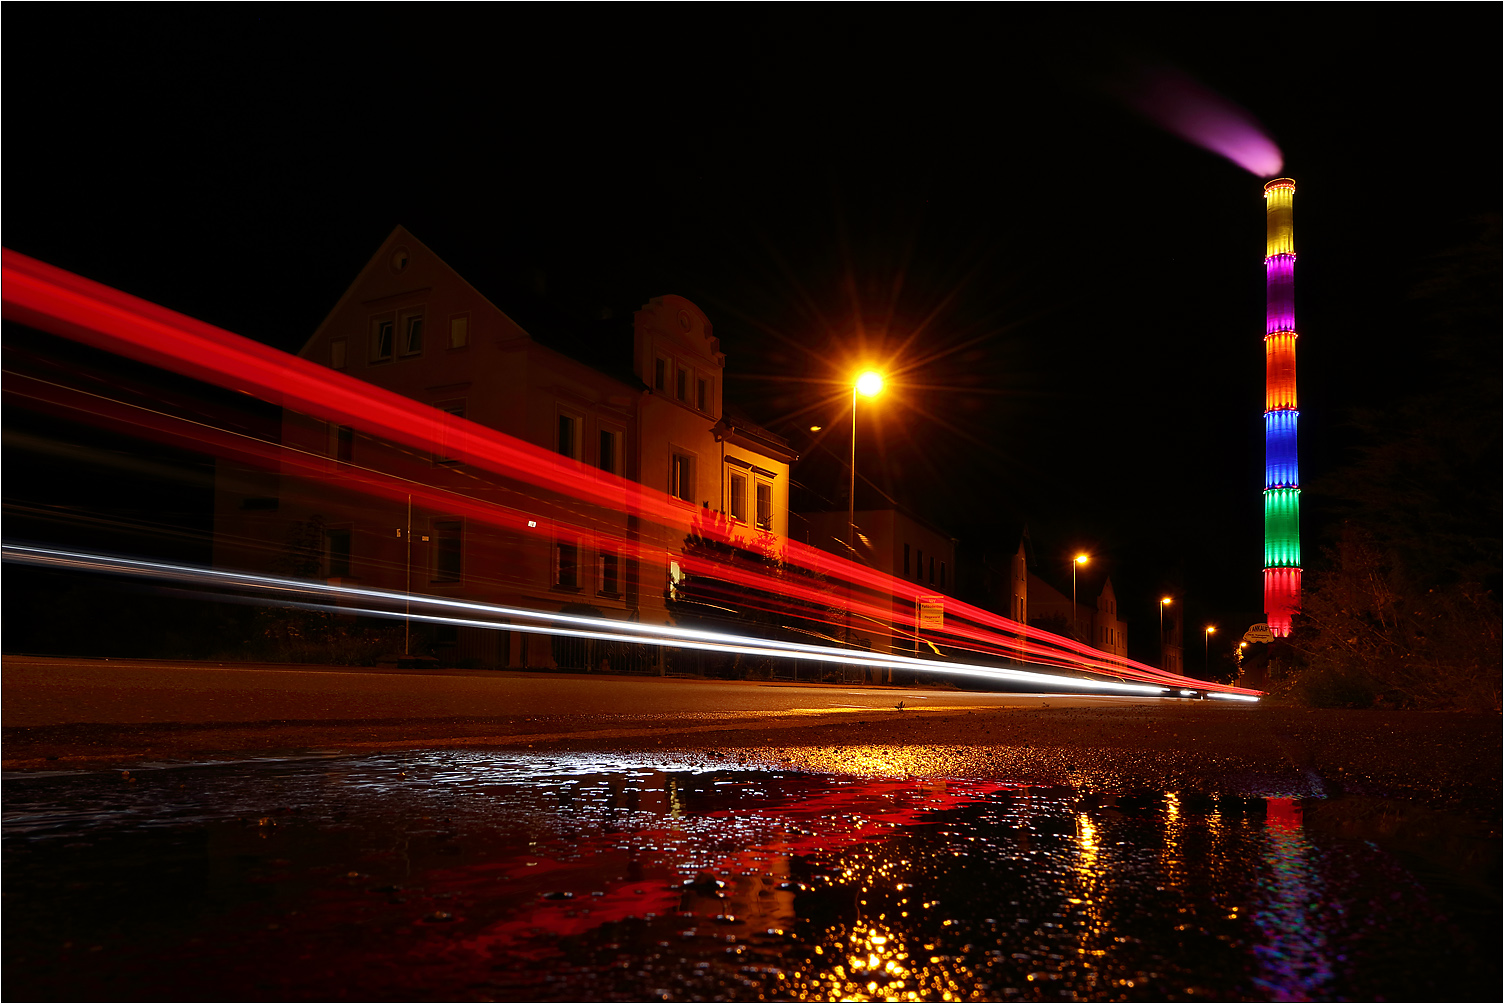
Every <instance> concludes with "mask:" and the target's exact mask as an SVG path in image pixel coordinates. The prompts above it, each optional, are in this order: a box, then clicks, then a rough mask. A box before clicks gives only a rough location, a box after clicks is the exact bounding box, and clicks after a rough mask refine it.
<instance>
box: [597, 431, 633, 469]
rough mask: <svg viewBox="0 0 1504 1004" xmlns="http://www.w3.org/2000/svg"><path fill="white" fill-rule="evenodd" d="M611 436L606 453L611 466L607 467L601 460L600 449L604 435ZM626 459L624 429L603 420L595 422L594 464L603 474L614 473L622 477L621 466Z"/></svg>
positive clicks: (603, 443)
mask: <svg viewBox="0 0 1504 1004" xmlns="http://www.w3.org/2000/svg"><path fill="white" fill-rule="evenodd" d="M607 436H610V437H611V443H610V447H609V449H608V450H607V451H606V453H607V454H608V455H609V456H610V458H611V466H610V467H607V466H606V465H605V464H604V463H602V462H601V460H602V450H603V447H605V446H606V444H605V442H604V439H605V437H607ZM625 460H626V431H625V430H624V429H622V428H620V427H619V426H615V425H610V424H607V423H605V422H597V423H596V427H595V466H596V469H597V470H599V471H601V472H603V473H605V474H614V475H616V476H617V477H622V476H623V475H622V467H623V464H624V462H625Z"/></svg>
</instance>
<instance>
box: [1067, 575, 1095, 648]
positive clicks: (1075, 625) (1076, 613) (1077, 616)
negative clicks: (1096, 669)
mask: <svg viewBox="0 0 1504 1004" xmlns="http://www.w3.org/2000/svg"><path fill="white" fill-rule="evenodd" d="M1090 560H1091V555H1089V554H1078V555H1076V556H1075V557H1074V558H1072V559H1071V637H1073V638H1075V639H1076V640H1077V641H1080V635H1081V611H1080V610H1079V609H1078V608H1077V606H1076V566H1077V565H1084V564H1086V563H1087V562H1088V561H1090Z"/></svg>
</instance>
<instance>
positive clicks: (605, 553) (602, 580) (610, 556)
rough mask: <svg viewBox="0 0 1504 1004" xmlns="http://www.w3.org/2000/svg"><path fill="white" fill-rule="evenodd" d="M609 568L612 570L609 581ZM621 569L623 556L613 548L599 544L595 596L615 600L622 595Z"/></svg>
mask: <svg viewBox="0 0 1504 1004" xmlns="http://www.w3.org/2000/svg"><path fill="white" fill-rule="evenodd" d="M608 567H610V569H611V576H610V578H609V580H608V578H607V576H606V569H607V568H608ZM621 569H622V560H621V555H620V554H618V553H617V552H616V551H615V550H613V549H612V548H609V547H602V546H600V545H599V544H598V545H597V546H596V549H595V594H596V595H597V596H609V597H611V598H613V599H615V598H617V597H620V596H621V595H622V591H621Z"/></svg>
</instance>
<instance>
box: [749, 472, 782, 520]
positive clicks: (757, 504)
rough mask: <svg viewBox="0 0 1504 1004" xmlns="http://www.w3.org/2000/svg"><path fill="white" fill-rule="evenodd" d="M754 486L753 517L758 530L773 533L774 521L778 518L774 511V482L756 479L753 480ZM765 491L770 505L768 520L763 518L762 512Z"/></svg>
mask: <svg viewBox="0 0 1504 1004" xmlns="http://www.w3.org/2000/svg"><path fill="white" fill-rule="evenodd" d="M752 484H753V486H754V487H753V489H752V491H753V502H752V516H753V519H754V520H755V523H754V525H755V526H756V527H757V529H759V530H761V531H763V532H764V533H772V532H773V525H774V520H775V519H776V518H777V517H776V514H775V513H774V511H773V482H771V481H768V480H766V479H764V478H758V477H754V478H753V479H752ZM765 491H766V493H767V504H768V514H767V518H766V519H764V518H763V512H762V507H763V493H764V492H765Z"/></svg>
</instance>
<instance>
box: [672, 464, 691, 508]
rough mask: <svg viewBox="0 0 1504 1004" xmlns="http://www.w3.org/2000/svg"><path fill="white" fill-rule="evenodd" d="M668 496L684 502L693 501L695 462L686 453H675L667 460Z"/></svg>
mask: <svg viewBox="0 0 1504 1004" xmlns="http://www.w3.org/2000/svg"><path fill="white" fill-rule="evenodd" d="M668 491H669V494H670V495H672V496H673V497H674V498H676V499H682V500H683V501H685V502H691V503H692V502H694V500H695V461H694V457H692V456H690V455H689V454H687V453H675V454H673V455H672V457H671V458H670V460H669V488H668Z"/></svg>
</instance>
